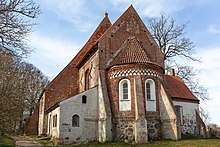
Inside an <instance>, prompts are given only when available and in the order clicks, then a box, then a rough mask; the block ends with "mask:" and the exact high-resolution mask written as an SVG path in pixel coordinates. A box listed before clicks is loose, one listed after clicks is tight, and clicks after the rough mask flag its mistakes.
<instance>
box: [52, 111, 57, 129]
mask: <svg viewBox="0 0 220 147" xmlns="http://www.w3.org/2000/svg"><path fill="white" fill-rule="evenodd" d="M53 127H57V114H55V115H54V116H53Z"/></svg>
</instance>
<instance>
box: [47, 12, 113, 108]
mask: <svg viewBox="0 0 220 147" xmlns="http://www.w3.org/2000/svg"><path fill="white" fill-rule="evenodd" d="M110 26H111V22H110V20H109V19H108V16H107V15H106V14H105V17H104V18H103V20H102V21H101V23H100V24H99V26H98V27H97V28H96V30H95V31H94V33H93V34H92V35H91V37H90V38H89V40H88V41H87V42H86V44H85V45H84V46H83V47H82V49H81V50H80V51H79V52H78V54H77V55H76V56H75V57H74V58H73V59H72V61H70V63H69V64H68V65H67V66H66V67H65V68H63V70H62V71H61V72H60V73H59V74H58V75H57V76H56V77H55V78H54V79H53V80H52V81H51V82H50V83H49V84H48V86H47V87H46V97H47V102H46V107H47V108H49V107H51V106H53V105H54V104H55V103H57V102H60V101H62V100H65V99H67V98H69V97H71V96H74V95H76V94H78V92H79V91H78V87H79V86H78V84H75V83H77V81H78V79H79V77H78V76H79V74H78V69H77V65H78V64H79V63H80V62H82V60H83V59H84V58H85V57H86V55H87V54H88V53H89V52H90V51H91V50H93V46H94V45H95V44H96V42H97V40H98V39H99V38H100V37H101V36H102V35H103V34H104V33H105V32H106V30H107V29H108V28H109V27H110Z"/></svg>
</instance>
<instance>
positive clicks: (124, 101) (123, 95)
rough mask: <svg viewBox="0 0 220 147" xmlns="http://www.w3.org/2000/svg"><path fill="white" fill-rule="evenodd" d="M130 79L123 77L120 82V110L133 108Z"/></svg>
mask: <svg viewBox="0 0 220 147" xmlns="http://www.w3.org/2000/svg"><path fill="white" fill-rule="evenodd" d="M130 89H131V88H130V81H129V80H128V79H122V80H121V81H120V82H119V111H128V110H131V92H130V91H131V90H130Z"/></svg>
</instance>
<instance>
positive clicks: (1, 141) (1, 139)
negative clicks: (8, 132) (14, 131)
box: [0, 135, 15, 147]
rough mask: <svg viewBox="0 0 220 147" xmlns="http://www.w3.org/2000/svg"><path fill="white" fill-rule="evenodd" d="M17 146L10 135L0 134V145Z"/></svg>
mask: <svg viewBox="0 0 220 147" xmlns="http://www.w3.org/2000/svg"><path fill="white" fill-rule="evenodd" d="M11 146H15V141H14V140H13V139H12V138H10V137H8V136H5V135H3V136H1V135H0V147H11Z"/></svg>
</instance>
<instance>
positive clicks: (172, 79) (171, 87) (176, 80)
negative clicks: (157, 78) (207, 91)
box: [165, 75, 199, 102]
mask: <svg viewBox="0 0 220 147" xmlns="http://www.w3.org/2000/svg"><path fill="white" fill-rule="evenodd" d="M165 80H166V83H167V88H168V91H169V94H170V96H171V97H172V99H173V100H177V101H181V100H183V101H184V100H189V101H197V102H199V100H198V98H197V97H195V95H193V93H192V92H191V91H190V89H189V88H188V87H187V86H186V85H185V83H184V82H183V80H182V79H180V77H179V76H170V75H165Z"/></svg>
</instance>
